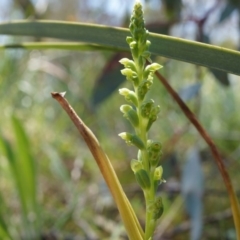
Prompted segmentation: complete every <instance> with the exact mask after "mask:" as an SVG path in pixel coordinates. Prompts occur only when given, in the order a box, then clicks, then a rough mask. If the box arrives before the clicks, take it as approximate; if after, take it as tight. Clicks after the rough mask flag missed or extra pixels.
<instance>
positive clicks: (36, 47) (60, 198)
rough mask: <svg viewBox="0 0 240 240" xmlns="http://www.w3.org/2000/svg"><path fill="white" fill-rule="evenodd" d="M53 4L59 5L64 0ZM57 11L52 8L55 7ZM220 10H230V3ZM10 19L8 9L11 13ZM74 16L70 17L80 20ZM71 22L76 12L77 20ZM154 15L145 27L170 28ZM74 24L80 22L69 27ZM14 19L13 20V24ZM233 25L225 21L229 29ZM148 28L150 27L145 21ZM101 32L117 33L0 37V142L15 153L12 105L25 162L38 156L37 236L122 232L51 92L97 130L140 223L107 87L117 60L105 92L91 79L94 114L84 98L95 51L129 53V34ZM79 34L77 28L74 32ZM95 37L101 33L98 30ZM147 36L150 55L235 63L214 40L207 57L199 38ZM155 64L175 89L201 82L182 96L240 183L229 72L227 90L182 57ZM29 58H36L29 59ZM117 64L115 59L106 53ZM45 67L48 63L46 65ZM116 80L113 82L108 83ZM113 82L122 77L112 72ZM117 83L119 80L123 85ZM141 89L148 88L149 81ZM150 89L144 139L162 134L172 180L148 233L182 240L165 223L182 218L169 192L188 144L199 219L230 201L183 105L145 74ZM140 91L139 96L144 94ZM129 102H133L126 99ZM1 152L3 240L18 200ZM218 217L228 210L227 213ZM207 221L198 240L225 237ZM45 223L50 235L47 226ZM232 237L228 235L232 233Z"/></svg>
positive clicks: (99, 61) (223, 225) (225, 221)
mask: <svg viewBox="0 0 240 240" xmlns="http://www.w3.org/2000/svg"><path fill="white" fill-rule="evenodd" d="M73 2H74V1H73ZM73 2H68V3H67V5H71V4H73ZM166 2H167V1H166ZM175 2H177V1H175ZM178 2H180V1H178ZM229 2H232V1H229ZM62 4H66V3H65V2H63V3H62ZM146 5H147V4H146ZM184 7H185V5H184V6H182V8H184ZM54 8H55V7H54ZM60 8H61V6H60V5H59V9H60ZM174 9H176V8H169V10H168V17H175V16H179V13H178V12H174V11H175V10H174ZM235 9H237V8H236V7H235V6H234V7H233V8H232V9H230V11H231V12H232V11H233V10H235ZM51 10H52V9H51V7H49V9H48V11H49V12H48V13H47V14H48V15H47V16H46V18H49V19H53V18H55V17H56V11H55V15H54V11H53V10H52V12H51ZM223 10H224V9H223ZM227 10H228V11H229V9H227ZM59 11H61V9H60V10H59ZM156 11H157V9H156ZM171 11H172V12H171ZM67 12H68V8H66V7H65V8H64V11H63V13H64V14H65V13H66V14H67ZM100 12H101V11H99V10H98V11H96V12H95V15H91V14H89V16H94V17H91V18H90V19H88V20H85V22H89V21H96V22H100V21H98V18H97V17H98V16H100V15H101V13H100ZM231 12H225V13H224V12H223V15H224V14H225V15H224V16H223V17H224V18H225V19H224V21H225V20H228V19H229V17H230V14H231ZM58 13H59V12H58ZM96 13H97V14H96ZM51 14H52V15H51ZM83 15H84V14H83ZM83 15H82V16H83ZM163 15H164V12H163ZM15 16H16V15H12V16H11V17H12V19H13V18H15ZM149 16H150V17H152V18H155V19H157V18H158V17H159V16H162V12H161V14H159V12H158V13H157V14H153V11H152V9H150V10H148V18H149ZM105 17H106V16H104V19H105ZM43 18H44V17H43ZM56 18H58V19H70V18H68V17H67V16H66V15H61V16H59V15H58V16H57V17H56ZM71 19H72V18H71ZM77 19H78V20H79V18H77ZM80 20H82V19H81V18H80ZM160 21H161V19H160ZM160 21H159V19H158V22H156V24H155V25H154V28H153V29H157V30H158V31H161V29H167V32H168V33H169V30H170V29H171V26H173V25H172V24H173V23H171V22H166V24H165V22H164V24H163V23H161V22H160ZM109 22H111V21H109ZM147 22H149V20H148V21H147ZM37 23H38V22H37ZM29 24H30V25H28V26H33V27H32V28H31V30H32V31H33V30H34V26H36V25H31V23H29ZM44 24H46V25H44V27H45V26H46V27H47V23H45V22H44ZM225 24H226V26H228V22H227V21H225ZM70 25H71V24H70ZM76 25H77V26H79V25H78V24H76ZM8 26H9V25H8ZM18 26H19V27H21V25H18ZM55 26H59V25H54V27H52V28H51V29H48V30H49V32H51V31H53V30H55ZM64 26H66V25H64ZM87 27H89V31H91V32H92V33H96V31H94V30H96V29H95V28H91V26H89V25H87ZM233 27H234V26H232V25H231V28H233ZM100 28H101V27H100ZM147 28H148V27H147ZM59 29H60V31H61V34H66V35H71V33H70V32H67V33H65V32H64V31H62V30H63V29H62V28H59ZM82 29H83V28H82ZM92 29H93V30H92ZM148 29H149V30H150V31H151V29H150V27H149V28H148ZM159 29H160V30H159ZM101 30H102V31H103V35H104V33H116V34H115V35H114V34H111V35H108V36H107V38H106V39H105V40H106V41H105V45H95V44H88V43H78V42H71V43H69V42H57V43H54V42H34V43H27V42H25V40H26V38H21V39H20V38H15V37H14V38H13V37H8V38H7V42H8V43H7V44H4V46H3V48H2V50H3V49H4V48H5V47H8V49H7V50H4V51H2V50H1V57H2V61H1V64H0V72H1V74H0V86H1V89H0V94H1V95H0V97H1V101H0V107H1V109H2V115H1V119H0V124H1V132H2V135H3V136H4V139H7V142H8V143H9V145H10V146H11V150H12V152H14V153H15V152H16V146H15V144H14V140H15V139H16V137H15V135H14V132H13V128H12V125H11V119H10V118H9V115H11V114H12V112H13V111H14V113H15V116H18V119H21V122H22V123H24V126H25V128H26V130H27V132H28V134H29V138H30V139H31V141H30V145H31V150H32V151H33V153H34V160H35V161H36V162H38V167H39V168H38V171H37V173H38V175H37V176H38V177H37V178H38V179H39V181H38V182H39V184H40V187H39V186H38V187H37V189H38V191H39V193H40V194H39V198H40V201H41V206H42V208H41V210H40V212H41V216H42V217H43V219H42V222H43V225H42V227H41V230H40V231H41V233H42V235H43V236H46V238H47V237H49V236H51V234H52V232H54V233H56V235H55V236H58V237H59V238H63V239H64V237H79V238H81V237H82V238H84V237H85V238H87V237H88V238H99V239H122V238H123V237H122V236H123V235H124V230H123V228H122V226H121V223H120V222H119V218H118V213H117V211H116V209H115V207H114V206H112V202H111V197H110V196H109V194H108V192H107V191H106V187H105V185H104V183H103V181H102V179H101V177H100V176H99V173H98V170H97V169H96V165H95V164H94V162H93V161H92V158H91V156H89V154H88V151H87V150H86V148H85V147H79V144H80V145H81V146H84V145H83V144H84V143H82V142H81V140H79V138H78V136H77V134H76V133H75V131H74V130H73V129H72V128H70V127H69V121H67V120H66V118H65V115H62V114H61V113H60V110H59V108H57V107H53V105H54V104H52V100H50V97H49V93H50V92H51V91H55V90H59V91H65V90H67V92H68V95H67V96H68V98H70V99H71V102H72V103H73V105H74V107H75V108H76V109H77V111H78V112H79V114H80V116H82V117H83V118H84V119H85V120H86V122H87V124H88V125H89V126H90V127H91V128H92V129H93V130H94V132H95V134H96V135H97V136H98V137H99V139H100V141H101V143H102V145H103V147H104V149H105V150H106V151H107V152H108V155H109V156H110V158H111V159H112V162H113V164H114V167H115V169H116V170H117V173H118V176H119V178H120V180H121V183H123V188H124V190H126V192H127V195H128V196H129V197H130V199H131V202H132V204H133V206H134V208H135V209H136V212H138V213H139V214H138V216H139V218H140V221H141V222H144V207H143V204H142V203H143V199H142V197H141V195H140V193H139V190H138V189H139V188H137V187H136V186H135V184H136V183H135V179H134V174H132V173H131V170H129V168H128V167H129V161H126V159H132V158H135V152H134V150H132V149H133V148H128V147H126V146H125V144H124V143H123V142H122V141H121V139H118V138H116V134H117V133H118V132H119V131H120V129H124V128H125V129H127V131H130V126H129V125H128V123H127V122H126V123H119V118H120V115H121V113H118V111H117V112H116V109H117V108H118V107H119V102H120V101H122V99H121V98H120V97H119V96H118V95H117V94H115V92H114V89H116V88H117V87H118V85H119V84H120V83H122V81H121V80H120V76H121V75H120V73H119V65H116V66H117V67H116V68H115V69H116V70H115V71H116V72H117V73H118V74H115V73H116V72H114V73H112V72H107V71H106V72H107V73H109V75H108V76H107V77H108V78H109V79H108V80H109V81H110V82H111V84H112V85H113V87H112V88H111V89H110V90H109V89H107V86H108V83H109V81H106V82H104V84H102V82H99V84H98V85H96V88H95V92H94V94H95V96H94V97H96V99H97V100H96V102H97V103H98V101H100V100H98V99H99V98H97V93H100V88H101V89H103V93H102V96H103V98H104V99H105V101H104V102H102V104H101V105H100V104H98V105H97V107H96V108H95V111H93V109H92V108H91V106H90V105H89V101H90V100H89V99H90V98H91V94H92V89H93V86H94V83H95V79H97V78H99V76H102V77H103V78H104V76H105V75H104V72H103V70H102V69H104V66H107V61H108V60H109V59H111V57H109V56H110V53H107V54H106V52H99V51H104V50H108V51H109V50H110V51H128V48H127V44H126V43H125V40H124V38H125V36H127V35H128V34H129V33H128V32H125V34H123V36H120V37H119V39H117V38H118V36H119V35H118V34H117V33H120V34H122V33H121V30H120V31H119V32H118V31H117V32H114V31H115V30H113V31H112V28H109V29H108V31H107V30H106V29H105V28H104V27H103V28H101ZM26 31H30V29H28V30H27V28H26ZM44 31H45V30H44V29H41V32H42V33H44ZM78 31H80V32H81V28H76V32H78ZM124 31H125V30H124ZM124 31H123V32H124ZM35 32H36V28H35ZM38 32H40V31H38ZM83 33H85V32H84V31H83ZM98 34H101V31H100V33H98ZM182 34H183V33H182ZM90 36H91V38H92V39H94V40H95V42H96V41H99V42H100V41H102V39H97V38H96V35H94V36H92V35H90ZM99 36H101V35H99ZM105 36H106V35H105ZM105 36H101V38H103V39H104V37H105ZM182 36H183V35H182ZM216 36H218V35H216ZM216 36H215V35H211V40H212V39H215V38H216ZM155 37H156V39H157V38H158V40H156V41H155V43H153V42H152V46H151V47H150V50H151V52H153V48H154V46H157V48H159V49H160V48H161V46H162V47H163V48H162V49H160V51H159V53H158V54H160V55H161V56H162V54H164V56H169V57H173V58H176V56H178V57H179V56H181V55H182V56H183V58H184V59H183V60H184V61H185V57H186V58H188V57H189V55H190V54H192V55H196V58H197V60H200V61H201V64H202V63H203V59H204V58H205V60H207V61H208V60H209V62H211V63H210V64H215V60H216V61H217V65H218V63H219V62H220V61H222V59H224V61H225V63H226V64H228V63H229V65H231V64H233V63H234V64H236V66H238V69H239V57H236V58H232V57H231V56H229V55H228V54H226V55H225V53H224V52H225V50H224V49H221V48H218V47H217V49H218V50H219V52H218V53H219V54H217V55H214V54H213V55H212V58H211V59H210V58H209V59H208V55H207V54H206V53H207V52H208V50H207V49H209V52H210V53H211V50H210V47H209V45H200V46H205V47H206V51H201V50H203V48H198V46H199V45H198V44H196V49H198V50H199V51H198V52H196V51H195V50H194V47H193V45H194V44H195V43H194V42H189V41H185V42H184V43H185V45H184V46H185V47H184V48H183V45H182V44H177V40H178V39H172V38H168V37H167V36H166V37H165V36H156V35H155V34H151V33H150V40H151V39H152V38H154V39H155ZM28 39H29V38H28ZM79 40H82V39H80V38H78V39H77V41H79ZM159 40H160V41H159ZM11 41H14V42H16V44H10V42H11ZM88 41H90V40H88ZM115 41H116V43H117V42H118V41H119V42H121V44H125V45H124V46H125V47H124V48H123V47H120V46H117V44H115ZM168 41H169V42H168ZM109 43H111V44H113V45H111V46H110V45H108V44H109ZM162 43H165V45H164V46H163V45H162ZM166 43H168V45H167V44H166ZM188 43H189V44H190V45H188ZM106 44H107V46H106ZM156 44H157V45H156ZM191 44H193V45H191ZM178 45H179V46H178ZM189 46H192V47H189ZM223 46H225V47H232V44H231V43H230V45H229V44H224V45H223ZM177 47H179V48H180V49H178V48H177ZM11 48H13V50H11ZM16 48H21V49H22V50H17V49H16ZM46 49H47V51H46ZM51 49H54V50H51ZM58 49H59V50H58ZM63 50H65V51H63ZM179 50H181V53H179ZM80 51H81V52H80ZM87 51H88V52H87ZM89 51H91V52H89ZM230 52H231V51H230ZM200 53H201V54H202V55H201V54H200ZM158 54H157V55H158ZM169 54H170V55H169ZM174 54H176V55H174ZM234 54H235V53H234ZM157 55H155V56H157ZM197 55H198V56H197ZM230 55H231V54H230ZM221 56H223V57H221ZM113 57H114V56H113ZM125 57H126V56H125ZM199 57H200V58H199ZM178 59H180V58H178ZM230 60H231V61H230ZM154 61H157V62H160V63H161V64H162V65H164V68H163V69H162V70H161V73H162V74H163V75H164V76H165V77H167V78H168V80H169V82H170V83H171V84H172V86H174V88H175V89H177V91H179V92H181V89H184V88H185V89H187V88H188V87H189V86H192V85H195V84H196V85H198V84H200V85H201V88H199V89H198V90H197V91H196V92H195V93H194V94H192V96H191V98H187V99H185V101H186V103H187V105H188V106H189V107H190V108H191V109H192V111H193V112H195V113H196V116H197V117H198V118H199V119H200V121H201V123H202V124H203V126H204V127H205V128H206V129H207V131H208V132H209V133H210V135H211V136H212V137H213V140H214V141H215V142H216V145H217V146H218V148H219V149H220V151H221V153H222V155H223V156H224V157H225V163H226V165H227V167H228V171H229V173H230V174H231V177H232V179H233V183H234V185H235V188H236V189H238V188H239V186H238V185H239V184H238V183H239V181H240V179H239V174H238V173H239V171H238V170H239V167H240V165H239V161H238V160H237V159H239V144H238V143H239V134H238V129H239V122H240V118H239V114H238V106H239V104H240V98H239V93H238V89H239V87H240V86H239V80H238V77H237V76H231V75H228V78H229V79H230V85H229V88H228V89H226V88H222V87H221V86H220V85H219V84H218V83H217V82H214V77H213V76H212V74H210V73H209V71H208V70H206V69H205V68H202V67H195V66H194V65H191V64H187V63H183V62H181V61H174V60H171V59H167V60H166V59H165V58H162V57H158V56H157V59H156V60H155V59H154ZM191 61H192V60H191ZM34 62H35V65H34V64H33V63H34ZM116 62H117V60H116V59H115V63H116ZM36 63H37V64H36ZM43 63H44V64H43ZM47 64H49V65H47ZM50 65H51V67H47V66H50ZM217 65H216V67H217V68H218V69H221V68H223V69H225V70H226V67H225V66H223V65H221V66H220V65H219V66H217ZM226 66H227V65H226ZM227 68H228V67H227ZM93 69H94V71H93ZM229 69H230V68H228V69H227V71H228V70H229ZM106 72H105V73H106ZM101 74H102V75H101ZM221 76H222V75H221ZM225 76H227V74H225ZM116 79H118V80H119V82H118V83H117V84H116V81H117V80H116ZM121 79H123V78H122V77H121ZM224 79H226V78H224ZM115 80H116V81H115ZM125 84H127V86H128V85H129V82H127V83H125ZM145 87H146V88H148V86H145ZM107 91H109V92H108V93H107V94H108V95H107V94H105V93H106V92H107ZM144 91H145V90H144ZM191 91H192V92H194V91H195V90H188V92H191ZM150 92H151V96H154V97H152V98H154V100H155V102H157V103H158V102H159V103H161V106H162V108H161V112H160V117H161V119H162V120H161V123H159V124H158V123H157V124H155V126H154V127H155V130H154V131H152V132H151V138H153V139H159V138H160V136H161V141H162V143H163V149H164V151H163V153H164V155H163V156H162V159H163V164H164V178H165V179H170V180H171V181H169V185H168V182H167V184H164V185H165V186H166V189H163V190H162V189H161V191H162V201H163V202H164V213H163V216H162V217H161V218H160V220H159V221H160V222H159V229H160V230H158V231H156V235H157V236H158V234H160V233H159V231H161V234H163V235H164V233H166V235H168V236H169V238H171V239H179V238H182V239H188V235H187V233H184V232H182V233H179V234H177V235H174V230H175V229H177V228H178V227H179V226H181V224H184V221H185V219H186V215H185V213H184V212H183V209H182V205H181V206H180V207H179V204H177V203H175V201H174V200H175V196H176V195H177V197H176V199H178V200H179V199H181V197H179V196H180V194H179V192H178V185H177V183H178V176H179V175H183V173H181V171H180V169H181V168H182V163H183V162H184V160H185V159H186V156H185V154H186V151H187V150H188V149H190V148H191V147H192V146H195V145H197V146H198V148H199V152H200V154H201V166H202V167H203V171H204V176H205V180H206V186H205V188H206V189H205V191H206V195H204V196H203V202H204V209H205V211H204V212H203V214H204V216H205V217H206V219H208V216H209V217H210V218H211V216H214V214H215V213H216V212H218V213H219V214H220V215H221V213H223V215H221V216H226V215H224V213H225V212H224V210H225V209H228V208H229V202H228V200H227V197H226V192H225V189H224V186H223V183H222V179H221V178H220V177H219V174H218V172H217V170H216V166H215V165H214V164H212V157H211V155H210V154H209V151H208V149H207V147H206V144H205V143H204V142H203V141H202V140H201V139H200V138H199V135H198V134H197V133H196V131H195V130H194V129H193V128H192V127H191V126H189V124H188V121H187V120H186V118H185V117H184V116H183V114H182V112H181V111H180V110H179V109H178V107H177V106H176V104H175V103H174V101H173V100H172V99H171V98H170V97H169V95H168V93H167V91H166V90H165V89H164V88H163V87H162V85H161V84H160V83H159V82H157V81H153V83H152V86H151V88H150ZM69 93H70V94H69ZM143 95H144V92H143ZM124 97H125V96H124ZM146 97H147V98H148V94H147V96H146ZM129 99H132V97H131V96H130V97H129ZM129 99H128V100H129ZM126 100H127V99H126ZM133 101H135V100H134V98H133ZM128 104H134V102H131V100H129V101H128ZM134 105H136V103H135V104H134ZM163 106H164V107H163ZM47 146H48V147H47ZM49 148H50V150H49ZM57 152H58V153H57ZM76 156H77V157H76ZM0 157H1V160H0V171H1V179H0V190H1V196H2V200H3V201H2V200H1V202H0V222H1V227H0V228H1V230H0V232H1V234H3V235H0V238H1V239H4V237H5V238H6V239H11V238H10V236H14V237H13V239H17V238H18V237H19V235H18V234H17V233H16V232H18V233H19V232H20V231H19V216H20V213H21V211H19V209H18V208H17V209H16V202H15V201H18V203H19V204H21V202H20V198H19V197H17V196H16V194H14V192H18V190H17V187H16V186H14V185H11V184H10V183H11V182H13V180H14V178H12V177H11V176H12V175H11V172H8V168H6V166H5V165H4V163H6V159H5V158H6V157H4V156H3V154H1V155H0ZM136 161H137V160H136ZM171 186H174V188H173V189H172V188H171ZM176 202H177V201H176ZM17 205H18V204H17ZM92 216H95V218H94V219H92ZM227 216H229V212H228V213H227ZM99 217H101V219H100V218H99ZM170 218H171V219H170ZM56 219H57V220H56ZM99 219H100V220H99ZM110 219H111V220H110ZM166 222H168V223H169V225H168V226H166ZM21 223H23V222H21ZM216 224H218V226H219V228H218V232H216V228H215V226H216V225H215V224H214V225H211V224H208V223H206V222H204V226H203V229H204V232H203V238H208V237H209V236H212V237H213V238H218V237H219V232H221V234H222V236H224V237H226V238H230V233H231V234H232V233H233V232H234V226H233V223H232V220H231V219H229V218H222V219H220V220H218V221H217V222H216ZM6 226H7V228H6ZM16 226H17V227H16ZM106 226H111V228H110V229H109V228H108V227H106ZM51 230H52V232H50V231H51ZM171 234H172V235H171ZM73 235H74V236H73ZM233 235H234V234H233ZM164 237H165V236H164ZM159 238H160V237H159ZM234 238H236V236H235V237H233V238H232V239H234ZM157 239H158V237H157Z"/></svg>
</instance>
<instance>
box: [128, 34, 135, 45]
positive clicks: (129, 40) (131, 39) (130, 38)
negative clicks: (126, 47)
mask: <svg viewBox="0 0 240 240" xmlns="http://www.w3.org/2000/svg"><path fill="white" fill-rule="evenodd" d="M132 41H134V40H133V38H132V37H129V36H127V38H126V42H127V43H128V44H130V43H131V42H132Z"/></svg>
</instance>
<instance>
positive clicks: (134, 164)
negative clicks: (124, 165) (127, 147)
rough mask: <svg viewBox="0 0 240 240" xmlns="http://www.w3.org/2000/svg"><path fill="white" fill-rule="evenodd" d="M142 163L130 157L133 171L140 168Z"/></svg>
mask: <svg viewBox="0 0 240 240" xmlns="http://www.w3.org/2000/svg"><path fill="white" fill-rule="evenodd" d="M142 168H143V166H142V163H141V162H140V161H138V160H136V159H132V161H131V169H132V170H133V172H134V173H136V172H137V171H139V170H140V169H142Z"/></svg>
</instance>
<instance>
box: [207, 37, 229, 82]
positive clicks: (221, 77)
mask: <svg viewBox="0 0 240 240" xmlns="http://www.w3.org/2000/svg"><path fill="white" fill-rule="evenodd" d="M203 41H204V43H207V44H210V39H209V36H208V35H204V37H203ZM209 70H210V71H211V73H212V74H213V75H214V77H215V78H216V79H217V80H218V81H219V82H220V83H221V84H222V85H224V86H229V85H230V82H229V78H228V73H226V72H223V71H219V70H217V69H214V68H209Z"/></svg>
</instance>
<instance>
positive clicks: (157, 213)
mask: <svg viewBox="0 0 240 240" xmlns="http://www.w3.org/2000/svg"><path fill="white" fill-rule="evenodd" d="M163 210H164V209H163V203H162V198H161V197H157V198H156V200H155V202H154V206H153V220H154V221H157V220H158V219H159V218H160V217H161V216H162V214H163Z"/></svg>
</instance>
